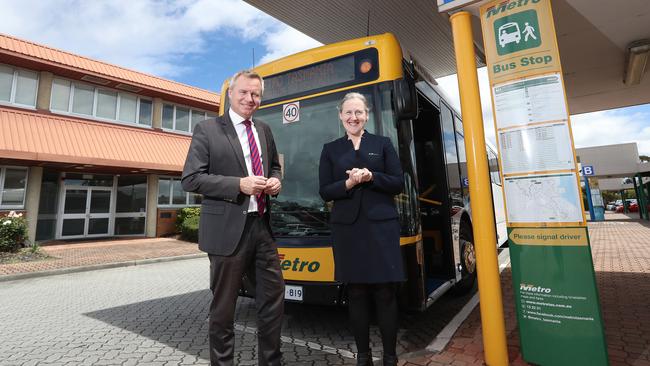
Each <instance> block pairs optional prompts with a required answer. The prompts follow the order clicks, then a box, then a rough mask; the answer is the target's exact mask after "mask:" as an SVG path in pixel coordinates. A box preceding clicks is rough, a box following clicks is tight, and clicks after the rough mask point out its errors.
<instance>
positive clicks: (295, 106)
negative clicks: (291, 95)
mask: <svg viewBox="0 0 650 366" xmlns="http://www.w3.org/2000/svg"><path fill="white" fill-rule="evenodd" d="M298 121H300V102H291V103H287V104H285V105H283V106H282V123H283V124H287V123H294V122H298Z"/></svg>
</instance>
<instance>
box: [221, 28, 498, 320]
mask: <svg viewBox="0 0 650 366" xmlns="http://www.w3.org/2000/svg"><path fill="white" fill-rule="evenodd" d="M255 71H257V72H258V73H259V74H260V75H262V76H263V77H264V80H265V90H264V95H263V97H262V105H261V106H260V109H259V110H258V111H257V113H256V115H255V118H256V119H260V120H263V121H265V122H266V123H268V124H269V125H270V126H271V129H272V131H273V134H274V137H275V142H276V145H277V149H278V153H279V154H280V162H281V164H282V175H283V179H282V186H283V188H282V192H281V193H280V195H279V196H278V197H277V198H275V199H273V200H272V204H271V207H272V221H271V225H272V229H273V232H274V234H275V238H276V241H277V244H278V252H279V256H280V263H281V267H282V271H283V274H284V279H285V287H286V289H285V299H286V301H291V302H302V303H311V304H331V305H345V304H346V291H345V290H346V289H345V285H344V284H342V283H339V282H336V281H335V280H334V260H333V254H332V247H331V244H332V243H331V240H332V239H331V236H330V229H329V226H328V220H329V212H330V207H331V204H330V203H328V202H323V200H322V199H321V198H320V196H319V194H318V190H319V186H318V163H319V158H320V153H321V149H322V146H323V144H324V143H326V142H329V141H332V140H334V139H336V138H339V137H341V136H343V135H344V134H345V130H344V129H343V127H342V125H341V122H340V121H339V119H338V112H337V110H336V104H337V103H338V101H339V100H341V98H342V97H343V95H345V94H346V93H348V92H351V91H355V92H359V93H362V94H363V95H365V96H366V98H367V100H368V101H369V104H370V109H371V112H370V118H369V120H368V123H367V124H366V129H367V130H368V131H369V132H370V133H374V134H379V135H383V136H387V137H389V138H390V140H391V141H392V143H393V145H394V146H395V148H396V150H397V151H398V153H399V155H400V160H401V163H402V168H403V171H404V191H403V193H402V194H400V195H399V196H397V197H396V203H397V207H398V211H399V220H400V223H401V247H402V255H403V260H404V268H405V270H406V272H407V273H406V275H407V281H406V282H405V283H404V284H403V286H401V289H400V297H399V298H400V303H401V305H402V306H404V307H408V308H414V309H420V310H423V309H425V308H426V307H427V306H429V305H430V304H432V303H433V302H434V301H435V300H436V299H437V298H439V297H440V296H441V295H442V294H444V293H445V292H446V291H448V290H450V289H455V290H456V291H458V292H460V293H463V292H466V291H469V290H471V289H472V287H473V285H474V282H475V279H476V260H475V256H474V244H473V238H472V219H471V212H470V211H471V210H470V209H469V190H468V184H467V183H468V181H467V172H466V164H465V162H466V159H465V146H464V140H463V129H462V124H461V120H460V118H459V114H458V113H457V112H456V111H454V110H453V109H452V108H451V107H450V106H449V104H448V103H447V101H446V100H445V98H444V97H442V96H441V95H442V93H441V92H440V91H439V90H438V89H437V87H436V85H435V81H433V79H432V78H431V77H430V76H428V75H426V74H423V73H421V72H420V71H418V67H417V65H415V64H414V63H413V62H411V61H408V60H404V59H403V57H402V50H401V47H400V45H399V43H398V41H397V39H396V38H395V37H394V36H393V35H391V34H382V35H376V36H371V37H365V38H359V39H354V40H350V41H346V42H340V43H336V44H330V45H326V46H322V47H318V48H315V49H311V50H308V51H304V52H301V53H298V54H295V55H291V56H288V57H285V58H282V59H279V60H277V61H274V62H270V63H268V64H265V65H261V66H259V67H257V68H255ZM227 83H228V82H226V83H225V84H224V86H223V89H222V93H221V96H222V97H221V98H222V99H221V106H223V108H222V109H221V113H224V112H225V111H227V110H228V108H229V106H228V101H227V97H226V96H227V87H228V84H227ZM486 159H489V160H488V161H489V166H490V175H491V177H490V178H491V181H492V182H493V184H492V187H493V196H494V200H493V201H494V202H495V213H496V216H495V219H496V220H495V221H496V222H497V232H498V233H499V237H498V238H495V239H497V242H504V241H505V240H506V236H507V234H506V231H505V215H504V209H503V197H502V193H501V186H500V184H501V183H500V182H501V180H500V177H499V168H498V164H497V154H496V153H494V151H493V150H492V149H491V148H490V149H489V151H487V152H486ZM243 283H244V285H243V286H242V290H241V292H240V293H241V295H247V296H254V287H252V286H251V284H250V281H248V280H246V279H244V281H243Z"/></svg>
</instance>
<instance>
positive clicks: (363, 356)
mask: <svg viewBox="0 0 650 366" xmlns="http://www.w3.org/2000/svg"><path fill="white" fill-rule="evenodd" d="M357 366H372V353H371V352H359V353H357Z"/></svg>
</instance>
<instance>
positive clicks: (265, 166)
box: [255, 124, 269, 177]
mask: <svg viewBox="0 0 650 366" xmlns="http://www.w3.org/2000/svg"><path fill="white" fill-rule="evenodd" d="M257 126H258V125H257V124H256V125H255V129H256V130H257V137H259V139H260V145H261V146H260V153H261V154H262V169H264V176H265V177H268V175H269V174H268V173H269V154H268V150H267V146H266V134H265V133H264V129H263V128H262V126H261V125H260V128H257Z"/></svg>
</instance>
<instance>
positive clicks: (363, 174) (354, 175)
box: [345, 168, 372, 189]
mask: <svg viewBox="0 0 650 366" xmlns="http://www.w3.org/2000/svg"><path fill="white" fill-rule="evenodd" d="M345 172H346V173H347V175H348V179H347V180H346V181H345V188H346V189H351V188H352V187H354V186H356V185H357V184H361V183H365V182H370V181H371V180H372V172H371V171H370V170H368V169H366V168H363V169H359V168H353V169H350V170H346V171H345Z"/></svg>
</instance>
